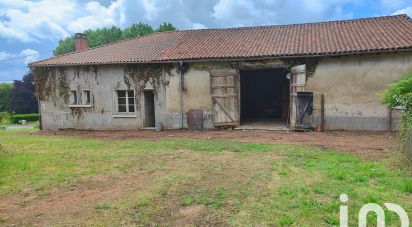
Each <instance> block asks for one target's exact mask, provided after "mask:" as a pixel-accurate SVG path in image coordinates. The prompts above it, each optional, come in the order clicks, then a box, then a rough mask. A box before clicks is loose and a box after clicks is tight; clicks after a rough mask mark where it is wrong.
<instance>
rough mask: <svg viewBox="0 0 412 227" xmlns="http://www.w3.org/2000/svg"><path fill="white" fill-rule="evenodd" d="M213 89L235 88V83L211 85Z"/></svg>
mask: <svg viewBox="0 0 412 227" xmlns="http://www.w3.org/2000/svg"><path fill="white" fill-rule="evenodd" d="M212 88H213V89H218V88H236V86H235V85H230V84H225V85H213V86H212Z"/></svg>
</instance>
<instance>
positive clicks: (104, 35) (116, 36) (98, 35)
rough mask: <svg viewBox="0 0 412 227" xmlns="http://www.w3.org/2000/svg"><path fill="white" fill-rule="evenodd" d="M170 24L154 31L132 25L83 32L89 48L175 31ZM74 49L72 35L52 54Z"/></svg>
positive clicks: (142, 26) (144, 26) (61, 42)
mask: <svg viewBox="0 0 412 227" xmlns="http://www.w3.org/2000/svg"><path fill="white" fill-rule="evenodd" d="M176 30H177V29H176V27H174V26H173V25H172V24H171V23H166V22H165V23H163V24H161V25H159V27H158V28H157V29H156V30H154V29H153V28H152V27H151V26H150V25H149V24H144V23H137V24H132V25H130V26H129V27H127V28H125V29H123V30H122V29H121V28H118V27H116V26H112V27H109V28H99V29H88V30H86V31H84V33H85V34H86V35H87V39H88V42H89V47H97V46H101V45H104V44H108V43H112V42H116V41H119V40H122V39H129V38H134V37H137V36H143V35H148V34H151V33H153V32H155V31H156V32H165V31H176ZM75 49H76V38H75V36H74V35H72V36H70V37H67V38H64V39H62V40H60V41H59V44H58V45H57V47H56V48H55V49H54V50H53V54H54V55H55V56H56V55H61V54H65V53H70V52H74V51H75Z"/></svg>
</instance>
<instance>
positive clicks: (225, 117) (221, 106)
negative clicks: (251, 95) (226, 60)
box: [210, 69, 239, 127]
mask: <svg viewBox="0 0 412 227" xmlns="http://www.w3.org/2000/svg"><path fill="white" fill-rule="evenodd" d="M238 83H239V73H238V71H237V70H235V69H215V70H212V71H211V75H210V89H211V93H212V103H213V124H214V126H215V127H221V126H229V127H237V126H239V90H238Z"/></svg>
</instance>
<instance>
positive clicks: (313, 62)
mask: <svg viewBox="0 0 412 227" xmlns="http://www.w3.org/2000/svg"><path fill="white" fill-rule="evenodd" d="M280 60H281V61H283V62H284V63H285V68H286V70H287V71H288V72H290V70H291V68H292V67H294V66H297V65H304V64H305V65H306V75H307V77H312V76H313V75H314V74H315V72H316V68H317V67H318V64H319V58H316V57H312V58H283V59H280Z"/></svg>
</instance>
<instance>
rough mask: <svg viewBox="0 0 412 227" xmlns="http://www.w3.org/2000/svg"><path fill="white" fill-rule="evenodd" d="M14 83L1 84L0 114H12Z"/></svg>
mask: <svg viewBox="0 0 412 227" xmlns="http://www.w3.org/2000/svg"><path fill="white" fill-rule="evenodd" d="M12 89H13V84H12V83H0V112H10V103H11V94H12Z"/></svg>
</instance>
